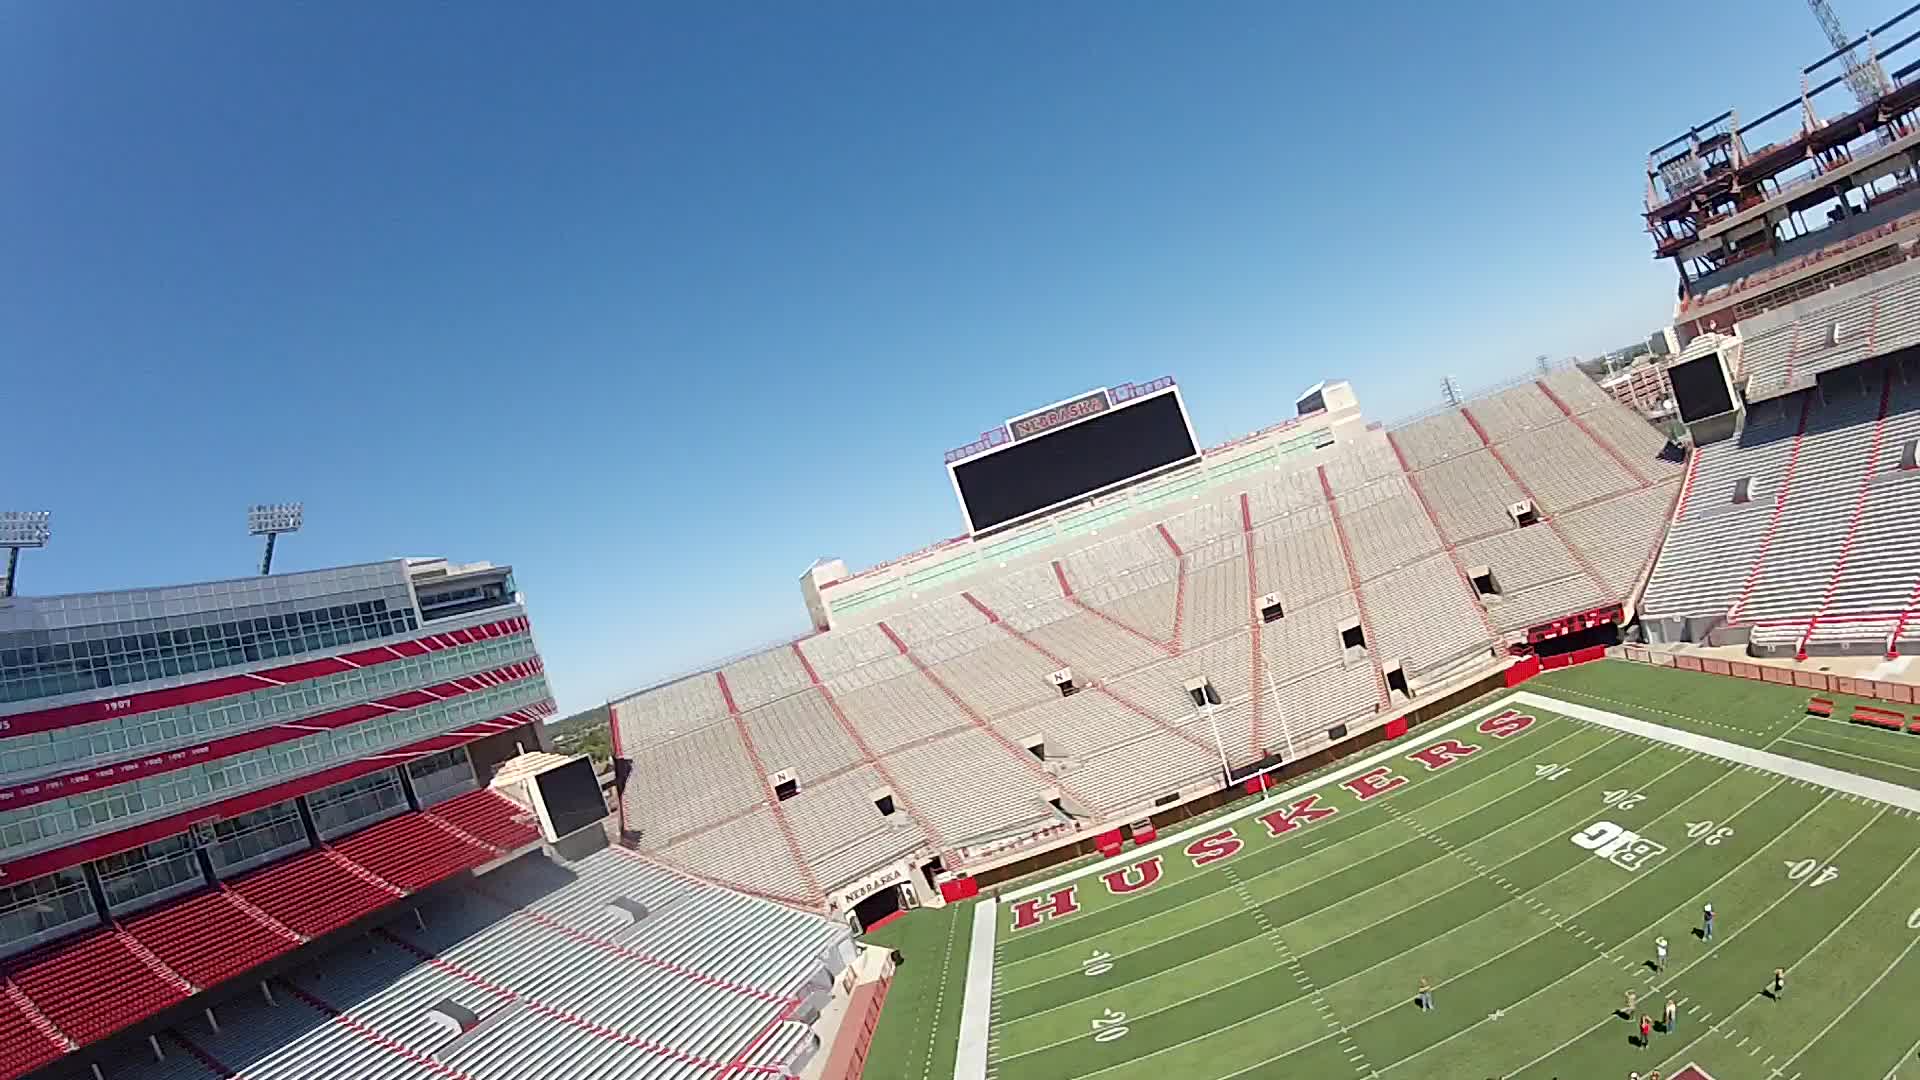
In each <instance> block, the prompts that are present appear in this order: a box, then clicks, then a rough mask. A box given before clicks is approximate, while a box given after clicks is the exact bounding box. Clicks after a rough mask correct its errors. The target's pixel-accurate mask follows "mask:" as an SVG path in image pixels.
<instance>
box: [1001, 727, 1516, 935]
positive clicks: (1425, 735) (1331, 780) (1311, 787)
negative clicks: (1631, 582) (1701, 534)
mask: <svg viewBox="0 0 1920 1080" xmlns="http://www.w3.org/2000/svg"><path fill="white" fill-rule="evenodd" d="M1523 696H1525V695H1524V693H1518V692H1516V693H1509V694H1506V695H1503V696H1501V697H1498V698H1495V699H1494V700H1492V701H1490V702H1488V703H1487V704H1485V705H1482V706H1480V707H1478V708H1476V709H1474V710H1472V711H1471V712H1469V713H1467V714H1466V715H1465V716H1462V717H1460V718H1459V719H1457V720H1450V721H1448V722H1447V723H1444V724H1441V725H1440V726H1439V727H1437V728H1433V729H1431V730H1429V731H1426V732H1422V733H1420V737H1419V738H1417V739H1392V740H1389V742H1391V743H1392V745H1391V746H1389V747H1388V748H1387V749H1385V750H1382V751H1380V752H1379V753H1377V754H1369V755H1367V756H1366V757H1364V758H1361V759H1360V760H1358V761H1356V762H1353V763H1352V764H1350V765H1345V766H1342V767H1341V768H1338V769H1335V770H1334V771H1332V772H1330V773H1327V774H1325V775H1323V776H1319V777H1315V778H1314V779H1312V780H1309V781H1307V782H1306V783H1303V784H1295V785H1294V786H1293V787H1290V788H1287V789H1285V790H1278V789H1276V790H1273V791H1269V792H1268V793H1267V795H1266V797H1265V798H1263V799H1260V800H1258V801H1256V802H1255V803H1253V805H1251V806H1248V807H1246V808H1244V809H1241V810H1237V811H1235V812H1233V813H1231V814H1223V815H1221V816H1220V817H1217V818H1214V819H1212V820H1211V821H1208V822H1205V823H1203V824H1200V825H1196V826H1194V827H1192V828H1189V829H1182V830H1181V831H1179V832H1177V833H1174V834H1173V835H1172V836H1163V837H1161V838H1160V839H1158V840H1155V841H1154V842H1152V843H1150V844H1147V845H1145V846H1143V847H1136V848H1134V849H1133V851H1132V852H1130V853H1126V852H1123V853H1122V854H1120V855H1116V856H1114V857H1113V858H1111V859H1101V860H1100V861H1098V862H1096V863H1093V864H1092V865H1089V866H1084V867H1081V868H1080V869H1078V870H1073V871H1069V872H1068V873H1065V874H1058V875H1055V876H1054V877H1051V878H1048V879H1047V880H1045V881H1041V882H1036V883H1035V884H1032V885H1027V886H1024V887H1022V888H1019V889H1016V890H1014V891H1013V892H1009V893H1003V894H1002V895H1001V896H1000V898H999V902H1000V903H1002V904H1006V903H1011V902H1013V901H1015V900H1022V899H1025V898H1026V897H1029V896H1036V895H1039V894H1040V893H1044V892H1048V891H1051V890H1053V889H1057V888H1059V887H1060V886H1062V885H1065V884H1067V883H1069V882H1073V881H1078V880H1080V879H1081V878H1083V877H1090V876H1092V875H1093V874H1095V873H1098V872H1100V871H1101V870H1102V868H1105V867H1107V866H1108V864H1109V863H1111V864H1114V865H1116V866H1117V865H1121V864H1124V863H1130V862H1133V861H1135V860H1138V859H1142V858H1145V857H1146V856H1148V855H1151V854H1153V853H1154V852H1156V851H1165V850H1166V849H1167V848H1170V847H1175V846H1184V845H1185V844H1186V843H1187V842H1188V841H1190V840H1195V839H1198V838H1199V837H1202V836H1205V835H1207V834H1208V833H1211V832H1218V831H1219V830H1220V829H1222V828H1225V827H1226V826H1228V825H1231V824H1233V823H1234V822H1236V821H1244V820H1245V819H1247V818H1250V817H1254V816H1256V815H1258V814H1260V813H1262V812H1264V811H1266V810H1268V809H1269V808H1270V807H1271V805H1272V804H1273V803H1276V802H1281V801H1283V800H1289V799H1295V798H1298V797H1300V796H1302V795H1307V794H1311V793H1312V792H1315V791H1319V790H1320V789H1321V788H1324V787H1326V786H1328V785H1330V784H1335V783H1338V782H1339V781H1341V780H1345V779H1346V778H1347V777H1349V776H1357V775H1359V774H1360V773H1363V772H1366V771H1367V770H1368V769H1371V768H1373V767H1374V766H1375V765H1378V764H1380V763H1381V762H1384V761H1386V760H1387V759H1389V758H1395V757H1401V756H1403V755H1405V754H1406V753H1407V752H1408V751H1407V750H1406V747H1409V746H1413V747H1419V746H1426V745H1429V744H1431V743H1432V742H1433V741H1434V740H1436V739H1440V738H1444V737H1445V736H1447V735H1451V734H1452V733H1454V732H1456V731H1458V730H1460V729H1461V728H1463V727H1466V726H1467V725H1468V724H1472V723H1475V722H1477V721H1479V720H1482V719H1484V718H1486V717H1488V716H1491V715H1493V714H1494V713H1496V712H1498V711H1499V710H1501V709H1503V708H1506V707H1507V706H1508V704H1510V703H1511V702H1513V701H1515V700H1516V699H1518V698H1521V697H1523ZM1408 734H1409V735H1411V734H1413V732H1409V733H1408Z"/></svg>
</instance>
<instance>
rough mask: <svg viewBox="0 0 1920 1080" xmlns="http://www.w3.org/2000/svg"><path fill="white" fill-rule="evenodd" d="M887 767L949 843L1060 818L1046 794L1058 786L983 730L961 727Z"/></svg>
mask: <svg viewBox="0 0 1920 1080" xmlns="http://www.w3.org/2000/svg"><path fill="white" fill-rule="evenodd" d="M1021 752H1022V753H1025V751H1021ZM1035 766H1036V767H1037V766H1038V762H1035ZM887 767H888V769H889V770H890V771H891V772H892V773H893V775H894V776H895V777H896V778H897V779H898V780H899V782H900V784H901V785H902V786H904V787H905V788H906V789H907V790H909V791H911V792H912V793H913V800H914V807H915V809H916V810H918V811H919V813H920V814H922V815H924V816H925V817H926V818H928V819H929V820H930V821H931V822H932V823H933V826H934V827H935V828H936V829H938V830H939V831H940V833H941V834H942V835H944V836H945V837H946V838H947V840H948V841H949V842H950V843H960V842H962V841H963V840H964V839H965V838H967V837H972V836H986V835H990V834H993V833H997V832H1004V831H1008V830H1012V829H1015V828H1018V827H1021V826H1026V825H1031V824H1035V823H1038V822H1043V821H1052V820H1055V815H1054V813H1053V810H1052V809H1051V808H1050V807H1048V806H1047V804H1046V802H1045V800H1044V799H1043V798H1042V794H1043V792H1044V791H1045V790H1046V789H1047V788H1048V787H1049V786H1054V785H1052V784H1050V783H1049V782H1048V781H1047V780H1046V779H1045V778H1044V777H1042V776H1041V775H1037V774H1036V771H1035V770H1034V769H1029V768H1026V767H1024V766H1023V765H1022V764H1021V763H1020V762H1019V761H1018V760H1016V759H1014V758H1013V757H1012V756H1011V755H1009V754H1008V753H1007V751H1006V748H1005V747H1004V746H1003V745H1002V744H1001V743H1000V742H998V741H996V740H995V739H993V738H991V737H989V736H988V735H986V734H985V733H984V732H980V731H975V730H967V731H957V732H954V733H953V734H951V735H948V736H946V737H945V738H942V739H938V740H936V741H934V742H930V743H926V744H924V745H920V746H915V747H912V748H910V749H907V750H903V751H901V752H899V753H897V754H892V755H890V756H889V757H888V759H887ZM1070 783H1071V781H1070V780H1065V781H1061V782H1060V784H1059V786H1063V787H1064V786H1067V785H1069V784H1070ZM1096 809H1097V808H1096Z"/></svg>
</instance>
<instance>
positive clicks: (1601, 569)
mask: <svg viewBox="0 0 1920 1080" xmlns="http://www.w3.org/2000/svg"><path fill="white" fill-rule="evenodd" d="M1678 492H1679V488H1678V485H1677V484H1673V483H1663V484H1660V485H1658V486H1655V487H1649V488H1643V489H1641V490H1639V491H1630V492H1628V493H1627V494H1625V495H1620V496H1617V497H1615V498H1612V499H1608V500H1606V501H1605V502H1600V503H1595V504H1593V505H1592V506H1588V507H1584V508H1582V509H1579V510H1575V511H1573V512H1571V513H1568V514H1563V515H1561V516H1560V517H1559V519H1558V520H1557V522H1556V524H1558V525H1559V526H1560V531H1561V533H1562V534H1564V535H1565V536H1566V538H1567V539H1568V540H1571V541H1572V542H1573V544H1574V546H1575V547H1577V548H1579V549H1580V553H1581V554H1582V555H1583V556H1585V559H1586V562H1587V565H1589V566H1591V567H1593V569H1594V570H1595V571H1597V572H1598V573H1599V575H1600V579H1601V581H1602V583H1604V584H1605V585H1606V586H1607V588H1608V590H1609V591H1611V592H1612V594H1613V596H1615V597H1626V596H1629V595H1631V594H1632V593H1633V591H1634V590H1635V589H1637V588H1638V587H1639V586H1640V582H1641V579H1642V578H1644V577H1645V576H1646V573H1647V569H1648V568H1649V566H1651V565H1652V561H1653V557H1654V556H1655V555H1656V554H1658V553H1659V548H1660V538H1661V536H1662V535H1663V534H1664V533H1665V531H1666V520H1667V514H1668V513H1669V512H1670V510H1671V508H1672V506H1673V500H1674V497H1675V496H1676V495H1677V494H1678ZM1523 531H1526V532H1533V531H1535V530H1534V529H1526V530H1523Z"/></svg>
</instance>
